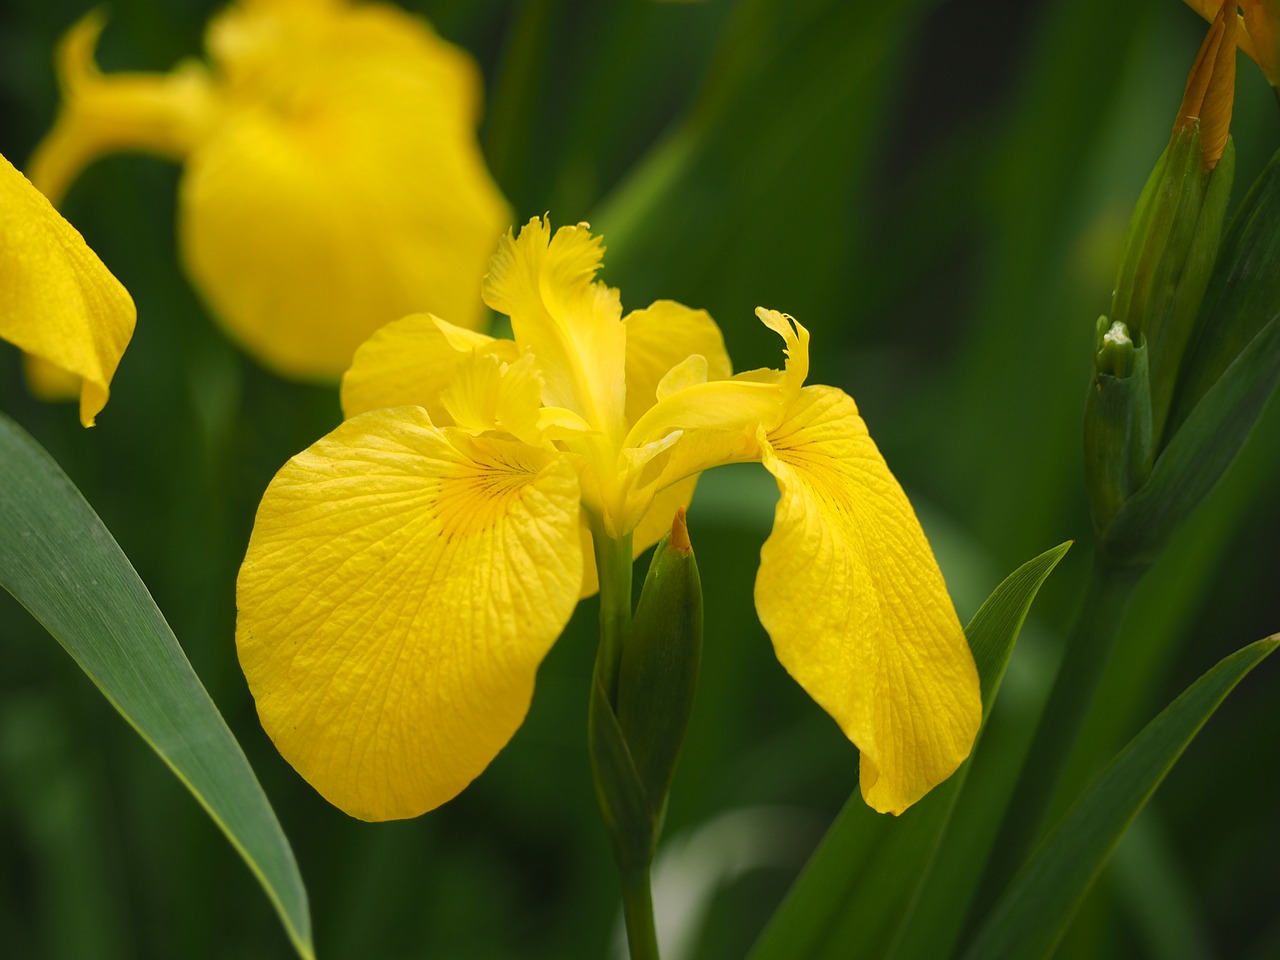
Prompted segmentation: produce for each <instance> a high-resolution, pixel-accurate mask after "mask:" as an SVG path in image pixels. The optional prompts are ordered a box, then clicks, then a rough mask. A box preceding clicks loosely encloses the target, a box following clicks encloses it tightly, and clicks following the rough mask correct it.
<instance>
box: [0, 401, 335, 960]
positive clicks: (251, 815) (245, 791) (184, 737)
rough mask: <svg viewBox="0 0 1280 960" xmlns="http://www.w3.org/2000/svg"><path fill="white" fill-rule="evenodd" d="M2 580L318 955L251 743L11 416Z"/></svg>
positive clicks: (2, 466) (87, 511) (1, 464)
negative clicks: (249, 751) (240, 739)
mask: <svg viewBox="0 0 1280 960" xmlns="http://www.w3.org/2000/svg"><path fill="white" fill-rule="evenodd" d="M0 584H2V585H3V586H4V587H5V589H6V590H8V591H9V592H10V593H12V594H13V596H14V597H15V598H17V600H18V602H19V603H21V604H22V605H23V606H24V607H26V608H27V610H29V611H30V612H31V614H32V616H34V617H35V618H36V619H37V620H39V621H40V623H41V624H43V625H44V627H45V629H47V630H48V631H49V632H50V633H51V634H53V636H54V638H55V639H57V641H58V642H59V643H61V644H62V646H63V647H64V648H65V649H66V651H67V652H68V653H69V654H71V656H72V658H73V659H75V661H76V663H78V664H79V665H80V667H81V669H83V670H84V672H85V673H87V674H88V675H89V678H90V679H91V680H93V682H94V683H95V684H97V685H98V688H99V689H100V690H101V691H102V693H103V695H104V696H105V697H106V698H107V699H108V700H109V701H110V702H111V705H112V706H114V707H115V708H116V709H117V710H118V711H119V712H120V714H121V715H122V716H123V717H124V718H125V719H126V720H128V721H129V723H130V724H131V725H132V726H133V728H134V729H135V730H137V731H138V733H139V734H140V735H141V736H142V738H143V739H144V740H146V741H147V743H149V744H150V745H151V747H152V749H154V750H155V751H156V753H158V754H159V755H160V758H161V759H162V760H164V762H165V763H167V764H168V765H169V768H170V769H171V770H173V772H174V773H175V774H176V775H177V777H178V779H179V780H181V781H182V782H183V783H184V784H185V785H186V786H187V789H189V790H190V791H191V792H192V793H193V794H194V795H195V798H196V799H197V800H198V801H199V802H200V804H201V806H203V807H204V808H205V810H206V811H207V812H208V814H209V816H210V817H212V818H213V820H214V822H215V823H216V824H217V825H218V826H219V827H220V828H221V829H222V831H223V832H224V833H225V834H226V835H227V839H228V840H230V841H231V844H232V846H234V847H235V848H236V849H237V850H238V851H239V852H240V855H241V856H242V857H244V859H245V862H246V863H247V864H248V865H249V869H250V870H252V871H253V873H254V874H255V875H256V876H257V878H258V880H259V881H260V882H261V883H262V886H263V889H264V890H266V893H267V896H268V897H269V898H270V899H271V902H272V903H273V904H274V905H275V908H276V911H277V912H278V913H279V915H280V919H281V920H282V921H283V922H284V925H285V929H286V931H287V932H288V934H289V938H290V939H291V940H292V941H293V945H294V947H295V948H296V949H297V951H298V953H299V954H300V955H301V956H303V957H305V958H311V957H314V955H315V950H314V948H313V946H312V943H311V919H310V915H309V913H308V909H307V894H306V890H305V889H304V887H303V885H302V878H301V876H300V875H299V873H298V866H297V863H296V862H295V861H294V858H293V851H292V850H290V848H289V842H288V841H287V840H286V839H285V836H284V833H283V832H282V831H281V829H280V824H279V822H278V821H277V820H276V816H275V813H274V812H273V811H272V809H271V805H270V804H269V803H268V802H267V798H266V795H265V794H264V793H263V792H262V787H261V786H260V785H259V784H258V780H257V778H256V777H255V776H254V773H253V770H252V769H251V768H250V767H249V762H248V760H246V759H245V756H244V753H243V752H242V751H241V749H240V745H239V744H238V743H236V740H235V737H234V736H233V735H232V733H231V731H230V729H228V727H227V725H226V723H225V722H224V721H223V719H222V716H221V715H220V714H219V713H218V708H217V707H216V706H214V703H213V701H212V700H211V699H210V698H209V694H208V693H207V692H206V691H205V689H204V687H203V686H202V685H201V683H200V680H199V678H197V677H196V674H195V671H193V670H192V669H191V664H190V663H189V662H188V661H187V658H186V655H185V654H184V653H183V652H182V648H181V647H180V646H179V645H178V641H177V639H176V638H175V637H174V635H173V632H172V631H171V630H170V629H169V625H168V624H167V623H166V622H165V620H164V616H163V615H162V614H161V613H160V611H159V609H158V608H157V607H156V605H155V601H154V600H152V599H151V595H150V594H149V593H148V592H147V588H146V587H145V586H144V585H143V583H142V581H141V580H140V579H139V578H138V575H137V573H135V572H134V569H133V567H132V565H131V564H130V563H129V560H128V558H127V557H125V555H124V553H123V552H122V551H121V550H120V547H119V545H118V544H117V543H116V542H115V540H114V539H113V538H112V536H111V534H110V533H109V532H108V531H107V528H106V527H105V526H104V525H103V523H102V521H101V520H100V519H99V518H98V515H97V514H96V513H94V512H93V508H92V507H90V506H89V504H88V503H86V502H85V500H84V498H83V497H82V496H81V495H80V491H78V490H77V489H76V487H75V485H74V484H73V483H72V482H71V480H70V479H69V478H68V477H67V475H66V474H65V473H63V472H62V470H61V468H59V467H58V465H57V464H56V463H55V462H54V461H53V459H52V458H51V457H50V456H49V455H48V454H47V453H46V452H45V451H44V450H43V449H42V448H41V447H40V446H39V444H37V443H36V442H35V441H34V440H33V439H31V437H29V436H28V435H27V434H26V433H25V432H23V430H22V429H21V428H20V427H18V426H17V425H16V424H15V423H14V422H13V421H12V420H10V419H8V418H7V417H4V416H3V415H0Z"/></svg>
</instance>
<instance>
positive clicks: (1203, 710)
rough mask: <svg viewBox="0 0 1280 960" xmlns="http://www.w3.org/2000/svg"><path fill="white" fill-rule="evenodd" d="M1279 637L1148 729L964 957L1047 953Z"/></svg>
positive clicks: (1213, 677)
mask: <svg viewBox="0 0 1280 960" xmlns="http://www.w3.org/2000/svg"><path fill="white" fill-rule="evenodd" d="M1277 646H1280V636H1276V637H1271V638H1269V639H1266V640H1259V641H1258V642H1257V643H1253V644H1250V645H1249V646H1247V647H1245V648H1244V649H1243V650H1239V651H1237V652H1236V653H1233V654H1232V655H1231V656H1229V657H1227V658H1225V659H1224V660H1222V661H1220V662H1219V663H1218V664H1217V665H1216V666H1215V667H1213V669H1211V670H1210V671H1209V672H1208V673H1206V674H1205V675H1204V676H1202V677H1201V678H1200V679H1199V680H1197V681H1196V682H1195V683H1193V684H1192V685H1191V686H1190V687H1188V688H1187V690H1186V691H1185V692H1184V693H1183V694H1182V695H1181V696H1180V697H1178V699H1176V700H1174V701H1173V703H1171V704H1170V705H1169V706H1168V707H1166V708H1165V710H1164V711H1163V712H1162V713H1161V714H1160V715H1159V716H1158V717H1156V718H1155V719H1154V720H1152V721H1151V723H1149V724H1147V726H1146V727H1145V728H1144V729H1143V731H1142V732H1141V733H1139V734H1138V735H1137V736H1136V737H1135V738H1134V739H1133V740H1132V741H1130V743H1129V745H1128V746H1127V747H1126V748H1125V749H1124V750H1123V751H1122V752H1121V753H1120V754H1119V756H1117V757H1116V759H1115V760H1114V761H1112V763H1111V765H1110V766H1109V767H1108V768H1107V769H1106V770H1105V771H1104V772H1103V773H1102V775H1101V776H1100V777H1099V778H1098V780H1097V781H1096V782H1095V784H1094V786H1093V787H1092V788H1091V789H1090V790H1089V792H1088V793H1086V794H1085V796H1084V797H1083V798H1082V799H1081V800H1080V801H1079V802H1078V803H1077V804H1076V805H1075V806H1074V807H1073V808H1072V809H1071V811H1070V812H1069V813H1068V814H1067V815H1066V816H1065V817H1064V818H1063V820H1062V821H1061V823H1059V824H1058V826H1057V827H1056V828H1055V829H1054V831H1053V832H1052V833H1051V834H1049V836H1048V837H1047V838H1046V839H1045V841H1044V843H1043V844H1041V846H1040V848H1039V849H1038V850H1037V851H1036V852H1035V854H1033V855H1032V858H1031V859H1030V860H1029V861H1028V862H1027V865H1026V866H1025V867H1024V868H1023V870H1022V872H1021V873H1020V874H1018V876H1017V877H1016V878H1015V879H1014V881H1013V883H1012V885H1011V886H1010V888H1009V890H1008V891H1007V892H1006V893H1005V895H1004V897H1003V898H1002V899H1001V900H1000V902H999V903H998V904H997V905H996V908H995V909H994V910H993V911H992V912H991V915H990V916H989V917H987V920H986V922H985V923H984V924H983V926H982V929H981V930H980V931H979V932H978V935H977V937H976V938H975V939H974V941H973V943H972V945H971V946H970V948H969V950H968V952H967V953H966V954H965V960H1033V958H1040V957H1047V956H1049V955H1050V954H1051V953H1052V951H1053V948H1054V947H1055V946H1056V945H1057V943H1058V941H1059V940H1060V939H1061V938H1062V935H1063V933H1064V932H1065V931H1066V929H1067V925H1068V924H1069V923H1070V922H1071V918H1072V916H1073V915H1074V913H1075V911H1076V908H1077V907H1078V906H1079V905H1080V901H1081V900H1083V899H1084V895H1085V894H1086V893H1087V892H1088V890H1089V887H1090V886H1091V885H1092V884H1093V881H1094V879H1095V878H1096V877H1097V876H1098V874H1099V873H1100V872H1101V871H1102V868H1103V866H1104V865H1105V864H1106V862H1107V858H1108V857H1109V856H1110V855H1111V851H1112V850H1114V849H1115V846H1116V844H1117V843H1118V842H1119V840H1120V837H1121V835H1122V834H1123V833H1124V831H1125V828H1126V827H1128V826H1129V824H1130V823H1131V822H1132V820H1133V818H1134V817H1135V816H1137V814H1138V812H1139V811H1140V810H1141V809H1142V808H1143V806H1145V805H1146V802H1147V801H1148V800H1149V799H1151V795H1152V794H1153V793H1155V791H1156V788H1157V787H1158V786H1159V785H1160V782H1161V781H1162V780H1164V778H1165V775H1166V774H1167V773H1168V772H1169V771H1170V770H1171V769H1172V768H1173V765H1174V764H1175V763H1176V762H1177V760H1178V758H1179V757H1180V756H1182V751H1183V750H1185V749H1186V748H1187V745H1188V744H1189V743H1191V741H1192V740H1193V739H1194V738H1195V735H1196V734H1197V733H1198V732H1199V731H1200V728H1201V727H1202V726H1204V723H1205V721H1206V720H1208V719H1209V717H1210V716H1212V715H1213V712H1214V711H1215V710H1216V709H1217V708H1218V705H1219V704H1220V703H1222V701H1223V700H1224V699H1226V696H1227V694H1228V693H1230V692H1231V690H1232V689H1233V688H1234V687H1235V685H1236V684H1237V683H1239V682H1240V681H1241V680H1242V679H1243V678H1244V676H1245V675H1246V674H1247V673H1248V672H1249V671H1250V670H1252V669H1253V668H1254V667H1255V666H1257V665H1258V664H1259V663H1261V662H1262V661H1263V660H1264V659H1265V658H1266V657H1267V655H1268V654H1270V653H1271V652H1272V651H1273V650H1275V648H1276V647H1277Z"/></svg>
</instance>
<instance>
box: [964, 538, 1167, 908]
mask: <svg viewBox="0 0 1280 960" xmlns="http://www.w3.org/2000/svg"><path fill="white" fill-rule="evenodd" d="M1144 572H1145V567H1143V568H1134V567H1125V566H1120V565H1118V564H1115V563H1112V562H1108V561H1107V559H1106V558H1105V557H1104V556H1102V555H1100V554H1096V553H1095V555H1094V562H1093V569H1092V570H1091V572H1090V574H1089V584H1088V587H1087V588H1086V590H1085V595H1084V599H1083V600H1082V601H1081V604H1080V610H1079V612H1078V613H1077V615H1076V622H1075V625H1074V627H1073V628H1072V630H1071V634H1070V636H1069V637H1068V638H1067V644H1066V648H1065V650H1064V651H1063V655H1062V664H1061V666H1060V667H1059V668H1058V675H1057V677H1056V678H1055V680H1054V683H1053V689H1052V690H1051V691H1050V693H1049V699H1048V702H1047V703H1046V704H1045V708H1044V712H1043V713H1042V714H1041V716H1040V723H1039V725H1038V726H1037V727H1036V732H1035V736H1034V738H1033V739H1032V742H1031V747H1030V749H1029V750H1028V751H1027V756H1026V760H1025V761H1024V763H1023V766H1022V772H1021V774H1020V775H1019V777H1018V782H1017V786H1016V787H1015V788H1014V791H1013V795H1012V797H1011V799H1010V801H1009V805H1008V806H1007V807H1006V808H1005V817H1004V821H1003V824H1002V826H1001V828H1000V833H999V836H998V837H997V838H996V841H995V844H994V845H993V846H992V848H991V858H990V860H988V862H987V868H986V872H985V873H984V874H983V878H982V882H981V884H980V885H979V888H978V895H977V897H976V898H975V900H974V910H973V911H971V913H970V921H971V922H972V920H973V918H974V917H980V916H981V915H982V913H983V912H984V911H985V910H987V909H989V908H990V907H991V905H992V904H993V903H994V902H995V900H996V899H997V898H998V897H999V895H1000V893H1001V892H1002V891H1003V889H1004V888H1005V886H1006V885H1007V884H1008V882H1009V880H1010V879H1011V878H1012V877H1013V875H1014V874H1015V873H1017V871H1018V869H1019V868H1020V867H1021V866H1022V863H1023V862H1024V861H1025V860H1026V858H1027V855H1028V854H1029V853H1030V852H1031V850H1032V849H1033V847H1034V846H1035V843H1036V841H1037V840H1038V839H1039V838H1040V837H1041V836H1042V834H1043V832H1044V828H1045V826H1046V821H1047V820H1048V817H1049V814H1050V813H1051V812H1052V810H1053V808H1054V800H1055V798H1056V797H1057V794H1058V793H1059V791H1060V788H1061V787H1062V780H1063V773H1064V771H1065V770H1066V767H1067V763H1068V761H1069V760H1070V759H1071V756H1072V752H1073V748H1074V747H1075V745H1076V740H1077V738H1078V736H1079V734H1080V730H1081V728H1082V727H1083V725H1084V720H1085V717H1086V716H1087V715H1088V712H1089V707H1090V706H1091V705H1092V703H1093V699H1094V695H1095V694H1096V693H1097V690H1098V683H1099V682H1100V681H1101V679H1102V673H1103V670H1104V669H1105V668H1106V665H1107V661H1109V660H1110V659H1111V652H1112V650H1113V649H1114V648H1115V643H1116V638H1117V637H1118V636H1119V634H1120V627H1121V624H1122V623H1123V621H1124V615H1125V612H1126V611H1127V610H1128V607H1129V601H1130V599H1132V597H1133V591H1134V589H1135V588H1136V587H1137V585H1138V581H1139V580H1140V579H1141V577H1142V574H1143V573H1144Z"/></svg>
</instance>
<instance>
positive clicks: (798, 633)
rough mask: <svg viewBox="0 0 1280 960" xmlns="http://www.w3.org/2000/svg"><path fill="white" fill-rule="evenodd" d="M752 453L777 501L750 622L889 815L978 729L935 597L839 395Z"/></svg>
mask: <svg viewBox="0 0 1280 960" xmlns="http://www.w3.org/2000/svg"><path fill="white" fill-rule="evenodd" d="M761 444H762V453H763V462H764V465H765V466H766V467H767V468H768V469H769V471H770V472H771V473H773V475H774V476H775V477H776V478H777V480H778V486H779V488H780V489H781V491H782V497H781V500H780V501H779V502H778V507H777V512H776V515H775V517H774V526H773V533H772V534H771V535H770V536H769V539H768V540H767V541H766V543H765V545H764V548H763V550H762V551H761V558H760V572H759V575H758V576H757V578H756V590H755V596H756V610H757V612H758V613H759V615H760V622H761V623H762V624H763V625H764V627H765V629H766V630H767V631H768V632H769V636H770V637H772V639H773V644H774V649H775V651H776V652H777V655H778V659H779V660H780V661H781V662H782V664H783V666H785V667H786V668H787V670H788V672H789V673H790V674H791V675H792V676H793V677H794V678H795V679H796V681H797V682H799V684H800V685H801V686H802V687H804V689H805V690H806V691H807V692H808V693H809V695H810V696H811V697H813V698H814V700H816V701H817V702H818V704H819V705H821V706H822V708H823V709H824V710H826V711H827V712H828V713H829V714H831V716H832V717H833V718H835V720H836V722H837V723H838V724H839V725H840V727H841V729H842V730H844V732H845V734H846V735H847V736H848V737H849V739H850V740H852V741H853V742H854V743H855V744H856V745H857V747H858V749H859V750H860V751H861V757H862V758H861V781H862V795H863V797H864V798H865V799H866V802H867V803H868V804H870V805H871V806H872V807H874V808H875V809H876V810H879V811H881V812H882V813H883V812H887V813H894V814H898V813H901V812H902V811H903V810H905V809H906V808H907V807H909V806H910V805H911V804H913V803H915V802H916V801H917V800H919V799H920V798H921V797H922V796H924V794H925V793H926V792H928V791H929V790H930V789H931V788H932V787H934V786H935V785H936V784H938V783H940V782H941V781H942V780H944V779H945V778H946V777H948V776H950V774H951V773H952V772H953V771H954V770H955V769H956V767H957V766H959V765H960V763H961V762H962V761H963V760H964V758H965V757H966V756H968V754H969V750H970V748H971V747H972V744H973V739H974V737H975V736H976V734H977V730H978V724H979V722H980V720H981V712H982V711H981V701H980V698H979V693H978V677H977V671H976V670H975V668H974V664H973V658H972V656H971V655H970V653H969V647H968V645H967V643H966V642H965V638H964V633H963V631H962V630H961V627H960V623H959V621H958V620H957V619H956V614H955V610H954V609H953V607H952V605H951V600H950V598H949V596H948V594H947V589H946V584H945V583H944V582H943V579H942V575H941V573H940V572H939V571H938V566H937V563H936V562H935V560H934V558H933V553H932V551H931V550H930V548H929V544H928V542H927V541H926V540H925V536H924V533H923V532H922V531H921V529H920V524H919V522H918V521H917V520H916V517H915V513H914V512H913V511H912V509H911V504H910V503H909V502H908V500H907V498H906V496H905V494H903V492H902V488H901V487H899V486H898V483H897V481H896V480H895V479H894V477H893V475H892V474H891V473H890V472H889V469H888V467H887V466H886V465H885V462H884V459H883V458H882V457H881V456H880V451H879V450H878V449H877V448H876V445H875V443H874V442H873V441H872V440H871V438H870V437H869V436H868V435H867V429H866V425H865V424H864V423H863V422H862V419H861V418H860V417H859V416H858V412H857V407H856V406H855V405H854V402H853V400H852V399H851V398H850V397H849V396H848V395H846V394H845V393H843V392H841V391H840V390H837V389H835V388H833V387H823V386H812V387H806V388H805V389H804V390H803V391H801V394H800V398H799V400H798V402H797V403H796V405H795V407H794V408H793V409H792V411H791V412H790V414H789V416H788V418H787V419H786V420H785V421H784V422H783V423H782V424H780V425H779V426H778V427H777V428H775V429H774V430H772V431H771V432H770V433H769V435H768V437H767V438H762V442H761Z"/></svg>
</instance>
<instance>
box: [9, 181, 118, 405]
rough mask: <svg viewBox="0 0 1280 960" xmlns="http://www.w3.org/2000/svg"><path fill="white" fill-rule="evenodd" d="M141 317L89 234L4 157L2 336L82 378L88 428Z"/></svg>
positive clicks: (83, 402) (82, 394) (103, 399)
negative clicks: (85, 235)
mask: <svg viewBox="0 0 1280 960" xmlns="http://www.w3.org/2000/svg"><path fill="white" fill-rule="evenodd" d="M136 316H137V314H136V311H135V310H134V306H133V300H132V299H131V298H130V296H129V293H128V291H126V290H125V288H124V287H123V286H121V285H120V281H118V280H117V279H116V278H115V277H113V276H112V275H111V272H110V271H109V270H108V269H107V268H106V267H105V266H103V263H102V261H101V260H99V259H98V257H97V255H96V254H95V253H94V252H93V251H92V250H90V249H89V245H88V244H86V243H85V242H84V238H83V237H81V236H80V234H79V233H78V232H77V231H76V229H75V228H74V227H73V226H71V224H69V223H67V221H66V220H64V219H62V217H61V216H59V215H58V212H57V211H56V210H54V209H53V207H52V206H51V205H50V204H49V201H48V200H46V199H45V198H44V197H43V196H42V195H41V194H40V192H39V191H38V190H36V188H35V187H33V186H32V185H31V184H30V183H29V182H28V181H27V178H26V177H24V176H23V175H22V174H21V173H19V172H18V171H17V170H16V169H14V166H13V164H11V163H10V162H9V161H8V160H6V159H5V158H4V157H2V156H0V339H4V340H8V341H9V342H10V343H12V344H14V345H15V346H18V347H20V348H21V349H22V350H24V351H26V353H27V354H29V355H30V356H33V357H35V358H38V359H39V360H41V361H44V362H45V363H47V364H51V365H52V366H54V367H56V368H58V369H59V370H61V371H64V372H65V373H67V374H69V375H71V376H74V377H75V378H76V381H77V383H78V386H79V390H80V422H81V423H83V424H84V425H85V426H86V427H91V426H93V421H94V418H95V417H96V416H97V415H98V413H99V411H101V410H102V408H103V406H105V405H106V402H107V394H108V391H109V387H110V384H111V377H112V376H113V375H114V374H115V372H116V366H117V365H118V364H119V363H120V357H121V355H122V354H123V353H124V348H125V347H126V346H128V344H129V338H130V337H132V336H133V325H134V321H135V319H136Z"/></svg>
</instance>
